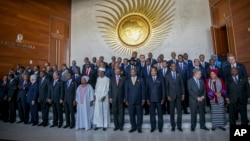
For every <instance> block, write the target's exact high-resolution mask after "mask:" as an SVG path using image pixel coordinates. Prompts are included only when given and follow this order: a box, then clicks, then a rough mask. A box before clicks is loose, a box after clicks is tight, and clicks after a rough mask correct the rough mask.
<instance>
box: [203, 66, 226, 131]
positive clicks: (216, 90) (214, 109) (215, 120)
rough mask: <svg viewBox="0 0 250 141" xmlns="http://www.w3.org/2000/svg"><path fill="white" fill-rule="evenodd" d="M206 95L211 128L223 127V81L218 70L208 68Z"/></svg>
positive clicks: (224, 121)
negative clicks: (209, 106) (208, 102)
mask: <svg viewBox="0 0 250 141" xmlns="http://www.w3.org/2000/svg"><path fill="white" fill-rule="evenodd" d="M206 90H207V96H208V98H209V99H210V104H211V114H212V116H211V117H212V130H213V131H214V130H215V129H216V127H219V128H220V129H222V130H226V129H225V124H226V119H225V111H224V102H225V100H224V99H225V97H226V86H225V83H224V82H223V81H222V79H220V78H219V77H218V70H216V69H212V70H210V78H208V79H207V80H206Z"/></svg>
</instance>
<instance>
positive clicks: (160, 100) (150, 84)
mask: <svg viewBox="0 0 250 141" xmlns="http://www.w3.org/2000/svg"><path fill="white" fill-rule="evenodd" d="M151 75H152V77H148V78H147V81H146V93H147V104H148V105H149V109H150V124H151V132H154V130H155V128H156V119H155V110H156V109H157V114H158V129H159V132H162V128H163V114H162V104H164V100H165V87H164V84H165V83H164V80H163V79H162V78H161V77H159V76H157V68H155V67H152V68H151Z"/></svg>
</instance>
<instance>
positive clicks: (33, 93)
mask: <svg viewBox="0 0 250 141" xmlns="http://www.w3.org/2000/svg"><path fill="white" fill-rule="evenodd" d="M30 82H31V85H30V87H29V91H28V93H27V102H28V103H29V105H30V114H31V123H32V126H35V125H37V124H38V111H37V98H38V81H37V75H31V77H30Z"/></svg>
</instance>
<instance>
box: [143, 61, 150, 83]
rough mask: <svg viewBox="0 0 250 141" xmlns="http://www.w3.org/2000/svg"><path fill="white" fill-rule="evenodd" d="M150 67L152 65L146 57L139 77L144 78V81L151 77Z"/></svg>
mask: <svg viewBox="0 0 250 141" xmlns="http://www.w3.org/2000/svg"><path fill="white" fill-rule="evenodd" d="M151 67H152V65H151V63H150V59H147V60H146V63H145V67H143V68H142V69H141V78H142V79H143V80H144V82H146V80H147V78H148V77H151V72H150V71H151Z"/></svg>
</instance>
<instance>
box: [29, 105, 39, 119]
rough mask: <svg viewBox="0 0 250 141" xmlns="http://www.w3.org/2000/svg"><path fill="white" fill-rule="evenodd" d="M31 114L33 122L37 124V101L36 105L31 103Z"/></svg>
mask: <svg viewBox="0 0 250 141" xmlns="http://www.w3.org/2000/svg"><path fill="white" fill-rule="evenodd" d="M30 115H31V123H33V124H37V123H38V111H37V103H35V104H34V105H32V104H31V103H30Z"/></svg>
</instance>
